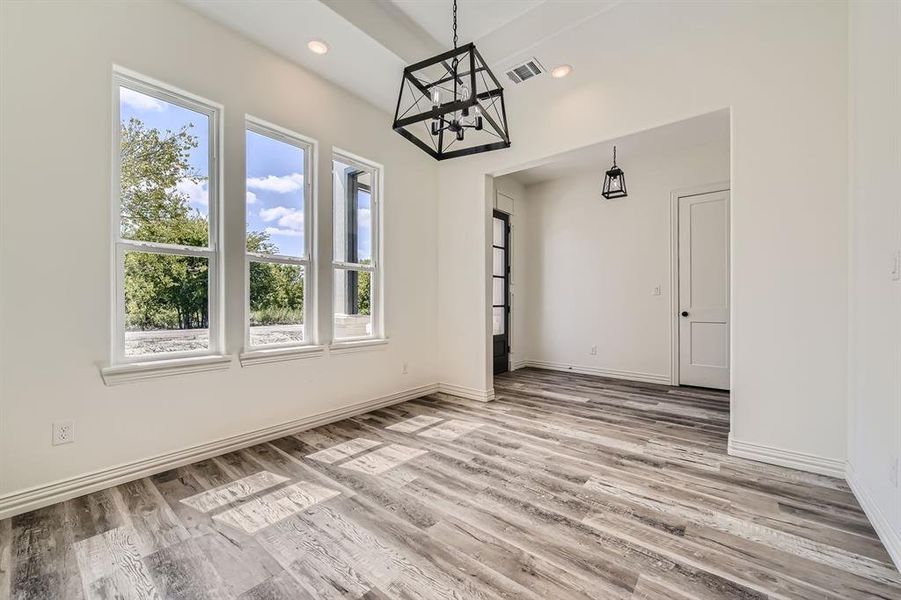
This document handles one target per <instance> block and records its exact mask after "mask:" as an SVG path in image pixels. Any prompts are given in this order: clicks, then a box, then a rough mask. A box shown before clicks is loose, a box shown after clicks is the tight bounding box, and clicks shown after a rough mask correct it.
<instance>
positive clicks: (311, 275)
mask: <svg viewBox="0 0 901 600" xmlns="http://www.w3.org/2000/svg"><path fill="white" fill-rule="evenodd" d="M248 131H250V132H252V133H256V134H257V135H262V136H265V137H268V138H270V139H273V140H276V141H279V142H283V143H286V144H289V145H291V146H294V147H295V148H300V149H301V150H303V161H304V165H303V169H304V171H303V179H304V181H303V185H304V194H303V244H304V248H303V252H304V255H303V256H301V257H297V256H288V255H284V254H262V253H260V252H248V251H247V132H248ZM318 156H319V142H318V141H317V140H315V139H314V138H311V137H308V136H305V135H303V134H300V133H297V132H296V131H292V130H290V129H286V128H284V127H281V126H279V125H276V124H274V123H270V122H268V121H264V120H263V119H260V118H257V117H254V116H253V115H249V114H248V115H244V164H245V167H244V233H243V237H242V239H243V243H242V248H243V250H244V353H245V354H253V353H255V352H266V351H271V350H284V349H291V348H301V349H304V348H308V347H315V346H316V345H317V344H318V342H319V340H318V329H317V327H316V321H317V314H318V313H317V311H316V289H317V286H316V283H317V279H316V261H315V260H314V258H313V257H314V254H315V248H316V245H315V243H314V235H315V230H316V228H315V227H314V222H315V220H316V192H317V188H316V185H315V181H316V168H317V164H318V162H319V161H318ZM251 262H261V263H272V264H282V265H292V266H298V267H301V268H302V269H303V341H302V342H282V343H276V344H259V345H251V343H250V263H251Z"/></svg>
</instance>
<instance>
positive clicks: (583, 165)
mask: <svg viewBox="0 0 901 600" xmlns="http://www.w3.org/2000/svg"><path fill="white" fill-rule="evenodd" d="M729 120H730V119H729V111H728V109H726V110H719V111H716V112H712V113H708V114H706V115H701V116H698V117H694V118H692V119H686V120H685V121H677V122H675V123H670V124H668V125H664V126H662V127H655V128H654V129H648V130H646V131H640V132H638V133H634V134H632V135H628V136H625V137H622V138H618V139H615V140H608V141H606V142H603V143H600V144H594V145H592V146H587V147H585V148H579V149H577V150H571V151H569V152H565V153H563V154H560V155H557V156H553V157H550V158H548V159H546V160H544V161H542V162H541V164H537V165H534V166H532V167H529V168H527V169H523V170H520V171H516V172H514V173H510V174H508V175H507V176H509V177H511V178H513V179H515V180H517V181H519V182H520V183H522V184H523V185H533V184H536V183H540V182H543V181H550V180H553V179H560V178H561V177H572V176H575V175H581V174H584V173H586V172H591V173H598V174H603V172H604V171H606V170H607V169H609V168H610V165H611V163H612V159H613V146H614V145H615V146H616V156H617V162H618V163H619V165H620V166H622V167H623V169H627V168H628V167H626V166H625V165H627V164H628V161H629V156H636V155H638V154H649V153H660V154H669V153H674V152H679V151H680V150H685V149H687V148H693V147H696V146H701V145H705V144H721V145H722V149H723V151H724V152H728V151H729Z"/></svg>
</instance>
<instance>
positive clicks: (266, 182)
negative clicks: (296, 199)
mask: <svg viewBox="0 0 901 600" xmlns="http://www.w3.org/2000/svg"><path fill="white" fill-rule="evenodd" d="M247 187H248V188H250V189H254V190H262V191H265V192H275V193H276V194H288V193H290V192H296V191H297V190H299V189H301V188H303V175H302V174H301V173H291V174H290V175H283V176H281V177H276V176H275V175H267V176H266V177H248V178H247Z"/></svg>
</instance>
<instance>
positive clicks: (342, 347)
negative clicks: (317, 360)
mask: <svg viewBox="0 0 901 600" xmlns="http://www.w3.org/2000/svg"><path fill="white" fill-rule="evenodd" d="M387 345H388V339H387V338H375V339H365V340H347V341H341V342H335V343H333V344H332V345H330V346H329V347H328V351H329V354H350V353H352V352H362V351H364V350H377V349H381V348H380V347H382V346H387Z"/></svg>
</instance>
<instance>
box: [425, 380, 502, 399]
mask: <svg viewBox="0 0 901 600" xmlns="http://www.w3.org/2000/svg"><path fill="white" fill-rule="evenodd" d="M438 391H439V392H441V393H443V394H450V395H451V396H459V397H460V398H466V399H467V400H477V401H479V402H491V401H492V400H494V388H489V389H487V390H480V389H477V388H471V387H466V386H463V385H455V384H453V383H439V384H438Z"/></svg>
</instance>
